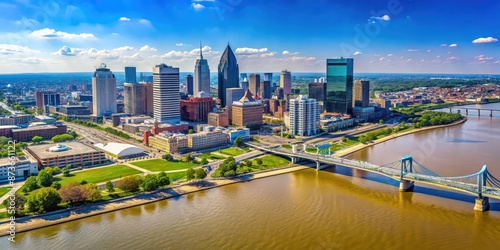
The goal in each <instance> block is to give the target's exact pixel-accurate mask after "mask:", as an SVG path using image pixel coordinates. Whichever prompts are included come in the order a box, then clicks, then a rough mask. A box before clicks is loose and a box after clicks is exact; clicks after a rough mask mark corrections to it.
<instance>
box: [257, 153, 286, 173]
mask: <svg viewBox="0 0 500 250" xmlns="http://www.w3.org/2000/svg"><path fill="white" fill-rule="evenodd" d="M259 159H260V160H261V161H262V164H260V165H259V164H257V163H258V160H259ZM289 163H290V161H289V160H288V159H285V158H283V157H281V156H277V155H266V156H264V157H261V158H257V159H254V160H252V170H253V171H261V170H266V169H271V168H277V167H282V166H285V165H288V164H289Z"/></svg>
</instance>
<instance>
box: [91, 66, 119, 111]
mask: <svg viewBox="0 0 500 250" xmlns="http://www.w3.org/2000/svg"><path fill="white" fill-rule="evenodd" d="M116 93H117V92H116V77H115V74H113V72H111V70H110V69H108V68H107V66H106V64H104V63H101V65H100V66H99V67H98V68H96V70H95V72H94V76H93V77H92V106H93V109H92V111H93V112H92V114H93V115H95V116H98V117H100V116H109V115H111V114H112V113H116V110H117V104H116Z"/></svg>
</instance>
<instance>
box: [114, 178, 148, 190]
mask: <svg viewBox="0 0 500 250" xmlns="http://www.w3.org/2000/svg"><path fill="white" fill-rule="evenodd" d="M141 182H142V180H141V177H140V176H138V175H132V176H126V177H123V178H121V179H120V180H118V181H116V183H115V186H116V187H117V188H119V189H121V190H123V191H125V192H137V191H139V185H140V184H141Z"/></svg>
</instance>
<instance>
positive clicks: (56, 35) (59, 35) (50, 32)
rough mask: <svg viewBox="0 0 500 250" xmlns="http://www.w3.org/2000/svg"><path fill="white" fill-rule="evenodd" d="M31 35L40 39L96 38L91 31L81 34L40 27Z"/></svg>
mask: <svg viewBox="0 0 500 250" xmlns="http://www.w3.org/2000/svg"><path fill="white" fill-rule="evenodd" d="M31 36H33V37H35V38H40V39H92V38H95V36H94V35H93V34H90V33H80V34H70V33H66V32H62V31H56V30H54V29H48V28H45V29H40V30H35V31H33V32H32V33H31Z"/></svg>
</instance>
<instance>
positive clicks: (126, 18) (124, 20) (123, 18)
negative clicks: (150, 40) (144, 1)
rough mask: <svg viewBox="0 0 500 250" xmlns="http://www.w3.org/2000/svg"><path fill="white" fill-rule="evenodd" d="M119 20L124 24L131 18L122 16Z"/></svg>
mask: <svg viewBox="0 0 500 250" xmlns="http://www.w3.org/2000/svg"><path fill="white" fill-rule="evenodd" d="M118 20H119V21H122V22H126V21H130V18H128V17H124V16H122V17H120V19H118Z"/></svg>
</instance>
